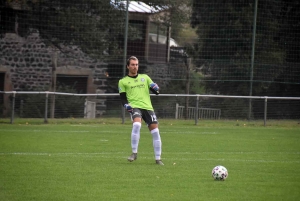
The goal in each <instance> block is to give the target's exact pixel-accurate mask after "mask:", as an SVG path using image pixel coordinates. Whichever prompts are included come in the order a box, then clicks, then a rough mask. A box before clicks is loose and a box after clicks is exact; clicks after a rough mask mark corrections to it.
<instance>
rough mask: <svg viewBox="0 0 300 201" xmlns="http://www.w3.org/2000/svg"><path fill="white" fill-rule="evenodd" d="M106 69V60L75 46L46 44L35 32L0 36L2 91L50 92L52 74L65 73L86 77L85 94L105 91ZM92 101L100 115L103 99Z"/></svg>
mask: <svg viewBox="0 0 300 201" xmlns="http://www.w3.org/2000/svg"><path fill="white" fill-rule="evenodd" d="M106 71H107V64H106V63H103V62H101V61H99V60H95V59H92V58H90V57H88V56H87V55H85V54H84V53H83V52H82V51H81V50H80V48H78V47H75V46H73V47H72V46H68V47H61V48H60V50H58V49H57V48H54V47H49V46H47V45H46V44H45V43H44V42H43V40H42V38H40V36H39V33H38V32H35V33H32V34H30V35H29V36H28V37H26V38H23V37H20V36H18V35H17V34H14V33H7V34H5V35H4V37H3V38H1V39H0V72H2V73H3V72H4V73H5V74H6V75H5V77H6V79H5V87H4V90H7V89H10V90H14V91H25V90H26V91H37V90H39V91H48V90H50V91H52V89H51V87H52V82H53V81H52V80H53V76H56V75H57V74H65V75H85V76H87V77H88V83H87V85H88V86H87V93H105V90H106V80H107V79H106V75H105V74H106ZM7 85H10V86H7ZM90 98H92V97H90ZM94 101H96V102H97V103H98V104H97V108H98V110H99V111H98V112H97V114H98V115H101V114H102V113H103V111H104V110H105V100H104V99H103V98H99V100H98V98H97V97H94ZM6 104H7V103H6ZM100 111H102V112H100Z"/></svg>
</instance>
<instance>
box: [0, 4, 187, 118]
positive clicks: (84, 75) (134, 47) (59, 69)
mask: <svg viewBox="0 0 300 201" xmlns="http://www.w3.org/2000/svg"><path fill="white" fill-rule="evenodd" d="M13 9H20V8H18V7H13ZM129 13H130V15H129V23H130V25H131V26H133V27H136V28H137V29H139V30H140V32H139V33H140V34H141V36H140V37H138V38H139V39H135V40H131V39H130V38H129V39H128V48H127V53H128V54H127V55H129V56H130V55H135V56H137V57H139V59H140V60H141V61H142V62H143V63H145V66H146V67H145V69H144V72H145V73H148V74H150V76H152V77H155V79H156V80H159V81H160V85H161V86H163V85H166V84H167V83H168V81H169V80H170V79H171V78H172V77H173V76H174V74H175V71H174V70H171V68H170V48H171V46H170V27H167V26H166V27H163V28H162V27H161V26H158V25H157V24H156V23H155V21H154V15H156V14H158V15H159V14H160V13H161V11H157V10H153V8H151V7H150V6H148V5H146V4H144V3H141V2H140V3H137V2H135V1H132V2H130V4H129ZM0 22H1V18H0ZM15 23H17V21H16V22H15ZM15 26H17V25H15ZM110 65H111V64H110V63H104V62H103V61H100V60H97V59H93V58H91V57H89V56H88V55H86V54H84V53H83V52H82V51H81V50H80V47H77V46H65V47H61V49H60V50H58V49H57V48H56V47H53V46H49V45H46V44H45V43H44V42H43V38H41V37H40V34H39V30H32V31H31V34H30V35H28V36H27V37H26V38H25V37H20V36H19V35H18V31H17V30H16V29H15V30H14V31H12V32H9V33H5V34H4V35H3V37H1V38H0V91H36V90H40V91H56V83H57V82H59V83H65V84H71V85H72V83H74V82H77V83H80V85H77V88H76V89H77V92H78V93H84V94H85V93H87V94H95V93H96V94H102V93H106V92H107V77H108V72H109V66H110ZM117 65H119V66H122V65H123V64H122V63H121V62H120V63H118V64H117ZM176 66H177V67H178V68H184V63H183V62H179V63H178V62H177V63H176ZM121 68H122V67H121ZM173 68H174V66H173ZM89 99H93V101H95V102H96V103H97V112H96V114H97V116H101V115H102V114H103V112H105V108H106V100H105V99H103V98H102V99H98V98H97V97H89ZM0 105H2V106H3V107H2V110H3V112H2V113H3V114H4V116H5V115H8V114H9V111H10V100H9V95H7V94H0ZM52 117H54V115H53V114H52Z"/></svg>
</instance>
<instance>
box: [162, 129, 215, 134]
mask: <svg viewBox="0 0 300 201" xmlns="http://www.w3.org/2000/svg"><path fill="white" fill-rule="evenodd" d="M161 133H162V134H170V133H171V134H206V135H207V134H208V135H215V134H220V133H217V132H197V131H169V130H168V131H162V132H161Z"/></svg>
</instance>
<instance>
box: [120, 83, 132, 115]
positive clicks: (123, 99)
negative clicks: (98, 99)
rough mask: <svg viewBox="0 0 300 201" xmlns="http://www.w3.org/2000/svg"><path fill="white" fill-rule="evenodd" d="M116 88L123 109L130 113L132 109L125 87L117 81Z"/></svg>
mask: <svg viewBox="0 0 300 201" xmlns="http://www.w3.org/2000/svg"><path fill="white" fill-rule="evenodd" d="M118 87H119V94H120V98H121V103H122V106H123V107H125V108H126V110H127V111H128V112H130V113H131V112H132V107H131V106H130V104H129V103H128V100H127V95H126V90H125V86H124V85H123V82H122V80H120V81H119V86H118Z"/></svg>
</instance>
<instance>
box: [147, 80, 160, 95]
mask: <svg viewBox="0 0 300 201" xmlns="http://www.w3.org/2000/svg"><path fill="white" fill-rule="evenodd" d="M149 89H150V90H151V91H152V93H154V94H156V95H158V94H159V86H158V85H157V84H156V83H154V82H152V83H151V84H150V88H149Z"/></svg>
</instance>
